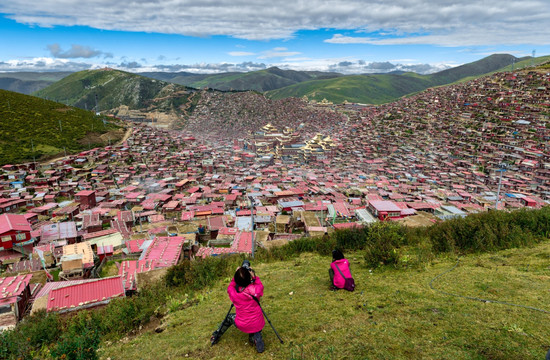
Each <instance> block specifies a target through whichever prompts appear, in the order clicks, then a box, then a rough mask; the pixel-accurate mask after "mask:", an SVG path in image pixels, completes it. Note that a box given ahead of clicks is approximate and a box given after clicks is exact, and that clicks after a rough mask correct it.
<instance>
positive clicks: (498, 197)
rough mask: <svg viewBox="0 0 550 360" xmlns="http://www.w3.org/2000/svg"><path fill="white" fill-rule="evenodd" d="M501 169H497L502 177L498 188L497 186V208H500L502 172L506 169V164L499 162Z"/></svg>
mask: <svg viewBox="0 0 550 360" xmlns="http://www.w3.org/2000/svg"><path fill="white" fill-rule="evenodd" d="M499 167H500V169H499V170H497V171H500V177H499V179H498V188H497V199H496V201H495V210H498V203H499V200H500V185H501V184H502V173H503V172H505V171H506V167H507V165H506V164H504V163H503V164H499Z"/></svg>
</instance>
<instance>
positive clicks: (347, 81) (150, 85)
mask: <svg viewBox="0 0 550 360" xmlns="http://www.w3.org/2000/svg"><path fill="white" fill-rule="evenodd" d="M548 60H550V56H547V57H539V58H536V59H532V58H521V59H518V58H516V57H514V56H512V55H508V54H495V55H491V56H488V57H486V58H484V59H481V60H478V61H475V62H472V63H469V64H464V65H461V66H458V67H455V68H451V69H447V70H443V71H440V72H438V73H434V74H430V75H419V74H416V73H411V72H407V73H401V72H392V73H385V74H369V75H343V74H338V73H327V72H316V71H294V70H282V69H279V68H276V67H272V68H269V69H265V70H260V71H253V72H248V73H224V74H216V75H204V74H203V75H199V74H191V73H185V72H182V73H140V74H134V73H129V72H124V71H120V70H113V69H103V70H85V71H81V72H78V73H73V74H71V75H69V76H66V77H64V78H63V79H61V80H60V81H58V82H56V83H54V84H52V85H50V86H48V87H47V88H45V89H42V90H40V91H37V92H36V93H34V94H35V95H36V96H39V97H43V98H47V99H52V100H55V101H59V102H62V103H66V104H68V105H73V106H77V107H80V108H84V109H98V110H101V111H105V110H111V109H114V108H117V107H119V106H127V107H128V108H129V109H140V110H144V111H161V112H164V113H172V114H176V115H178V114H179V115H181V114H183V113H186V114H188V113H189V111H191V110H192V109H193V104H196V102H197V99H196V97H197V96H198V95H197V94H198V93H200V92H198V90H197V89H205V88H207V89H216V90H221V91H228V90H235V91H247V90H252V91H258V92H265V95H266V96H267V97H269V98H271V99H282V98H286V97H298V98H301V97H304V96H307V97H308V99H310V100H317V101H321V100H323V99H327V100H329V101H332V102H334V103H341V102H344V101H350V102H356V103H366V104H382V103H386V102H391V101H394V100H396V99H398V98H400V97H402V96H405V95H408V94H411V93H415V92H418V91H422V90H425V89H427V88H429V87H434V86H441V85H446V84H450V83H453V82H456V81H464V80H466V79H468V78H473V77H478V76H482V75H485V74H489V73H491V72H495V71H502V70H511V69H512V66H514V64H515V66H517V67H520V66H529V65H530V64H533V63H540V62H543V61H548ZM146 76H150V77H146ZM176 81H177V82H180V83H185V84H187V85H180V84H175V83H174V82H176ZM193 87H194V88H193ZM266 89H274V90H268V91H266ZM96 101H97V107H96ZM179 115H178V116H179Z"/></svg>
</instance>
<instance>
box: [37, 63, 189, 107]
mask: <svg viewBox="0 0 550 360" xmlns="http://www.w3.org/2000/svg"><path fill="white" fill-rule="evenodd" d="M193 92H195V90H194V89H190V88H187V87H185V86H182V85H177V84H173V83H169V82H165V81H160V80H155V79H151V78H147V77H144V76H141V75H136V74H132V73H128V72H124V71H120V70H113V69H101V70H84V71H79V72H77V73H73V74H71V75H69V76H67V77H65V78H63V79H62V80H60V81H58V82H56V83H54V84H52V85H50V86H48V87H47V88H45V89H42V90H40V91H37V92H36V93H34V95H36V96H38V97H42V98H46V99H50V100H54V101H58V102H62V103H66V104H68V105H71V106H76V107H79V108H82V109H89V110H92V109H95V110H96V111H105V110H111V109H115V108H118V107H120V106H126V107H128V108H129V109H146V110H155V111H162V112H174V113H177V112H178V111H179V110H180V107H181V106H182V105H183V104H184V103H186V102H187V101H188V100H189V97H190V96H192V94H193Z"/></svg>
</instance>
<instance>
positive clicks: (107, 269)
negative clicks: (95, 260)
mask: <svg viewBox="0 0 550 360" xmlns="http://www.w3.org/2000/svg"><path fill="white" fill-rule="evenodd" d="M117 275H118V267H117V266H116V261H114V260H109V261H107V262H106V263H105V265H103V267H102V268H101V273H100V274H99V277H102V278H105V277H110V276H117Z"/></svg>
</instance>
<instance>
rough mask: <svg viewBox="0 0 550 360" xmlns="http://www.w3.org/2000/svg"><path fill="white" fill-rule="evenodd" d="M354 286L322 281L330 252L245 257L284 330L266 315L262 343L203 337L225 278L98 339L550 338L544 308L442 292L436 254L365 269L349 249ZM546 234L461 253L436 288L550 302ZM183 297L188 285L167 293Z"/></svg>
mask: <svg viewBox="0 0 550 360" xmlns="http://www.w3.org/2000/svg"><path fill="white" fill-rule="evenodd" d="M347 255H348V258H349V259H350V261H351V264H352V271H353V274H354V277H355V279H356V284H357V290H356V291H355V292H353V293H349V292H345V291H338V292H332V291H329V282H328V275H327V269H328V264H329V262H330V259H329V258H324V257H321V256H319V255H314V254H303V255H301V256H300V257H299V258H297V259H293V260H289V261H283V262H272V263H269V264H259V263H256V264H255V263H254V262H253V263H252V265H253V267H254V268H255V270H256V272H257V273H258V274H259V276H261V278H262V282H263V283H264V284H265V296H264V298H263V300H262V304H263V307H264V310H265V311H266V312H267V314H268V316H269V317H270V319H271V321H272V323H273V325H274V326H275V327H276V329H277V331H278V332H279V333H280V335H281V336H282V338H283V339H284V340H285V343H284V344H280V343H279V342H278V340H277V338H276V337H275V334H274V333H273V331H272V330H271V328H270V327H269V325H268V324H267V323H266V327H265V328H264V339H265V342H266V352H265V353H264V354H262V355H257V354H256V352H255V350H254V348H253V347H252V346H250V345H249V344H247V342H248V337H247V335H246V334H244V333H241V332H239V331H238V330H236V329H235V328H232V329H230V330H228V332H227V333H226V334H225V335H224V337H223V338H222V339H221V340H220V342H219V343H218V344H217V345H215V346H213V347H211V346H210V343H209V338H210V334H211V332H212V331H213V330H214V329H215V328H216V326H217V325H218V324H219V322H220V321H221V320H222V318H223V317H224V316H225V314H226V312H227V310H228V308H229V305H230V303H229V300H228V298H227V293H226V286H227V283H228V282H229V279H228V278H227V279H222V280H220V281H219V282H218V283H217V284H216V285H215V286H214V287H213V288H211V289H209V290H206V291H203V292H201V293H200V294H195V298H197V297H198V299H199V300H200V301H199V303H198V304H197V305H194V306H190V307H188V308H186V309H184V310H181V311H175V312H171V313H170V314H169V315H168V316H166V317H165V318H164V319H163V320H162V321H163V323H162V324H161V325H160V328H162V329H164V330H163V331H162V332H160V333H156V332H155V331H154V329H150V330H148V331H145V332H143V333H142V334H141V335H140V336H136V337H130V338H124V339H122V340H121V341H119V342H116V343H114V344H108V343H105V342H104V343H103V344H102V345H103V348H102V350H101V351H100V354H101V356H102V358H104V359H106V358H109V357H110V358H111V359H113V360H114V359H132V360H136V359H183V358H217V359H241V358H243V359H245V358H246V359H247V358H251V357H255V356H258V357H259V356H262V357H263V358H277V359H302V358H303V359H314V358H317V359H341V358H349V359H453V360H456V359H542V358H544V354H545V352H546V351H547V349H548V348H549V347H550V327H548V320H549V315H548V314H544V313H542V312H536V311H532V310H527V309H522V308H517V307H510V306H504V305H499V304H494V303H484V302H479V301H471V300H465V299H461V298H457V297H451V296H446V295H442V294H440V293H437V292H435V291H433V290H431V289H430V288H429V286H428V284H429V282H430V280H431V279H433V278H434V277H435V276H437V275H438V274H441V273H442V272H444V271H445V270H448V269H449V268H451V267H452V266H453V265H455V263H456V258H454V257H453V258H445V257H439V258H437V259H436V260H434V261H433V262H432V263H431V264H429V265H428V266H427V268H426V269H425V270H416V269H405V270H402V269H401V270H398V269H393V268H391V267H386V268H383V269H377V270H374V271H372V272H371V271H369V269H367V268H366V267H364V266H363V264H364V260H363V258H362V254H361V253H360V252H356V253H350V254H347ZM549 265H550V244H548V243H544V244H542V245H539V246H537V247H533V248H524V249H513V250H505V251H500V252H497V253H491V254H484V255H472V256H467V257H463V258H462V259H461V260H460V263H459V265H458V266H457V268H456V269H454V270H453V271H451V272H449V273H447V274H445V275H443V276H442V277H440V278H439V279H437V280H436V281H435V282H434V286H435V288H437V289H441V290H444V291H447V292H450V293H457V294H460V295H466V296H475V297H480V298H485V299H494V300H501V301H508V302H512V303H517V304H522V305H528V306H533V307H536V308H541V309H544V310H547V311H550V300H548V299H550V293H549V288H548V284H549V283H550V266H549ZM174 297H181V299H182V300H183V299H184V297H185V294H183V293H182V294H174Z"/></svg>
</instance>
